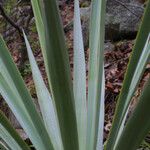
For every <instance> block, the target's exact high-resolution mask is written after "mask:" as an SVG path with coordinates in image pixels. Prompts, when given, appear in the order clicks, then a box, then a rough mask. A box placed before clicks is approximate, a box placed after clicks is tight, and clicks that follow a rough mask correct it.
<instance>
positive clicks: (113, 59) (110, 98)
mask: <svg viewBox="0 0 150 150" xmlns="http://www.w3.org/2000/svg"><path fill="white" fill-rule="evenodd" d="M62 3H63V1H62ZM22 7H30V6H29V5H25V6H22V5H21V6H19V7H17V8H16V10H14V9H13V11H12V10H10V11H9V12H8V14H11V15H10V17H11V18H12V19H13V20H14V21H15V22H16V21H17V20H18V19H21V20H23V19H22V18H16V17H15V11H17V10H18V9H19V11H21V9H22ZM9 9H10V8H9ZM60 12H61V16H62V21H63V25H64V26H66V25H67V24H68V23H69V22H70V21H71V20H72V18H73V3H70V4H65V2H64V3H63V4H62V5H61V7H60ZM13 13H14V14H13ZM20 17H22V16H21V15H20ZM0 20H1V21H3V22H4V23H3V24H2V25H0V32H1V33H2V34H3V35H4V36H5V35H6V32H7V34H8V36H6V37H5V40H6V42H7V46H8V48H9V50H10V52H11V54H12V56H13V59H14V61H15V62H16V64H17V65H18V66H19V62H20V59H21V56H20V50H21V48H22V45H23V44H22V41H21V39H20V36H19V34H18V32H17V31H16V30H13V32H12V33H11V34H9V33H8V32H11V30H12V29H13V27H12V26H11V25H9V24H8V23H7V22H6V21H5V19H4V18H3V17H2V16H0ZM20 22H21V21H20ZM21 25H22V26H23V27H24V26H25V25H24V21H22V23H21ZM27 32H28V37H29V40H30V43H31V46H32V49H33V51H34V55H35V57H36V60H37V63H38V65H39V67H40V70H41V73H42V75H43V78H44V80H45V82H47V77H46V74H45V68H44V64H43V57H42V54H41V51H40V47H39V42H38V36H37V31H36V27H35V23H34V19H33V18H32V19H31V23H30V24H29V26H28V27H27ZM134 42H135V40H134V39H133V40H126V39H124V40H122V41H117V42H114V43H113V45H114V50H110V49H108V50H107V49H106V50H105V52H104V58H105V65H104V67H105V78H106V81H105V85H106V86H105V127H104V138H105V139H104V140H106V138H107V137H108V133H109V131H110V128H111V124H112V119H113V115H114V111H115V107H116V102H117V98H118V96H119V92H120V90H121V87H122V84H123V79H124V75H125V71H126V68H127V64H128V62H129V57H130V55H131V52H132V48H133V45H134ZM66 43H67V46H68V52H69V59H70V66H71V71H73V44H72V43H73V30H72V29H71V30H69V31H68V32H66ZM85 56H86V63H87V67H86V69H87V73H88V58H89V49H88V48H87V49H85ZM21 74H22V76H23V78H24V80H25V82H26V85H27V87H28V89H29V91H30V92H31V94H32V96H33V97H35V98H36V92H35V88H34V83H33V79H32V75H31V69H30V65H29V61H28V60H27V61H25V63H24V69H21ZM149 76H150V63H149V64H148V65H147V66H146V70H145V72H144V75H143V77H142V80H141V82H140V84H139V86H138V88H137V90H136V92H135V94H134V97H133V100H132V105H131V108H130V113H132V111H133V109H134V107H135V105H136V103H137V101H138V97H139V95H140V93H141V90H142V89H143V86H144V84H145V82H146V81H147V79H148V78H149ZM2 102H3V101H2V100H1V98H0V104H1V105H0V109H2V110H3V111H5V112H7V111H8V108H7V111H6V107H5V103H4V102H3V105H2ZM145 142H146V143H145ZM144 143H145V144H143V145H142V146H143V147H150V146H149V143H150V138H148V137H147V139H146V140H145V141H144Z"/></svg>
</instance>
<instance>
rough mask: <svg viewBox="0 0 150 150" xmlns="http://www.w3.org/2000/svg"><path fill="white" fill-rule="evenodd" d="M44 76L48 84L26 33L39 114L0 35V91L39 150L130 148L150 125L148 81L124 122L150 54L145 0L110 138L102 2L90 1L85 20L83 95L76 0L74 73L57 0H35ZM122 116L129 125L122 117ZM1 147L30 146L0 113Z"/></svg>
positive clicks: (21, 148)
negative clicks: (86, 50) (88, 18)
mask: <svg viewBox="0 0 150 150" xmlns="http://www.w3.org/2000/svg"><path fill="white" fill-rule="evenodd" d="M31 2H32V7H33V11H34V16H35V20H36V26H37V30H38V35H39V41H40V45H41V50H42V54H43V57H44V63H45V68H46V74H47V77H48V85H49V87H48V88H47V86H46V85H45V83H44V81H43V79H42V76H41V73H40V70H39V68H38V66H37V64H36V60H35V58H34V56H33V53H32V50H31V47H30V44H29V42H28V39H27V36H26V34H25V33H24V31H23V36H24V39H25V43H26V47H27V52H28V56H29V61H30V64H31V69H32V75H33V79H34V83H35V88H36V92H37V97H38V102H39V105H40V110H41V114H39V113H38V112H37V110H36V107H35V105H34V103H33V101H32V97H31V95H30V93H29V92H28V90H27V88H26V86H25V83H24V81H23V79H22V77H21V75H20V73H19V71H18V70H17V67H16V66H15V64H14V62H13V59H12V57H11V55H10V54H9V52H8V49H7V47H6V45H5V42H4V41H3V39H2V37H0V93H1V95H2V96H3V98H4V99H5V101H6V102H7V104H8V105H9V107H10V109H11V110H12V112H13V113H14V114H15V116H16V118H17V120H18V121H19V122H20V124H21V126H22V128H23V129H24V130H25V132H26V133H27V135H28V137H29V138H30V140H31V142H32V143H33V145H34V147H35V149H37V150H103V149H106V150H135V149H136V148H138V146H139V145H140V143H141V142H142V140H143V139H144V137H145V136H146V134H147V133H148V132H149V130H150V119H149V114H150V109H149V105H150V101H149V99H150V92H149V91H150V80H149V81H148V83H147V84H146V86H145V88H144V90H143V93H142V95H141V97H140V98H139V103H138V105H137V107H136V108H135V110H134V112H133V114H132V115H131V116H130V118H129V119H128V120H127V121H126V116H127V113H128V108H129V104H130V101H131V98H132V96H133V94H134V92H135V89H136V87H137V85H138V83H139V81H140V78H141V76H142V73H143V71H144V69H145V65H146V63H147V61H148V59H149V54H150V42H149V41H150V35H149V33H150V19H149V15H150V0H149V1H148V3H147V7H146V9H145V13H144V17H143V19H142V23H141V27H140V29H139V33H138V36H137V39H136V43H135V46H134V48H133V52H132V56H131V58H130V62H129V64H128V69H127V72H126V75H125V80H124V83H123V87H122V90H121V92H120V96H119V99H118V104H117V108H116V113H115V117H114V121H113V124H112V129H111V132H110V136H109V139H108V140H107V141H106V142H105V143H103V126H104V94H105V77H104V60H103V59H104V54H103V50H104V22H105V0H93V1H92V12H91V24H90V39H89V41H90V42H89V47H90V59H89V75H88V91H87V92H88V94H86V69H85V56H84V46H83V37H82V30H81V20H80V9H79V1H78V0H75V1H74V72H73V81H72V80H71V74H70V66H69V59H68V54H67V48H66V44H65V38H64V33H63V28H62V24H61V21H60V20H61V19H60V15H59V11H58V7H57V2H56V0H32V1H31ZM125 121H126V123H125ZM0 138H1V139H3V141H4V142H3V141H0V149H3V150H7V149H12V150H29V149H30V147H29V146H28V145H27V144H26V143H25V142H24V141H23V140H22V139H21V137H20V136H19V135H18V134H17V132H16V130H15V129H14V128H13V127H12V126H11V124H10V123H9V121H8V120H7V118H6V117H5V116H4V115H3V113H2V112H0Z"/></svg>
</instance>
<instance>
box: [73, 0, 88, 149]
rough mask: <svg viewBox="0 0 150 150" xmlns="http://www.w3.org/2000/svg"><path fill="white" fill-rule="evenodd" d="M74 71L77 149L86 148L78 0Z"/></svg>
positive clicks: (75, 6)
mask: <svg viewBox="0 0 150 150" xmlns="http://www.w3.org/2000/svg"><path fill="white" fill-rule="evenodd" d="M73 35H74V44H73V45H74V73H73V90H74V98H75V109H76V117H77V127H78V135H79V149H80V150H86V129H87V128H86V127H87V125H86V124H87V105H86V66H85V54H84V46H83V37H82V29H81V20H80V8H79V1H78V0H75V1H74V33H73Z"/></svg>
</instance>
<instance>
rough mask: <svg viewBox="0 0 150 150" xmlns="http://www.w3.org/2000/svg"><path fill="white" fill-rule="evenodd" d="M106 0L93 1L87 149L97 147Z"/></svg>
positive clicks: (91, 149) (90, 149) (92, 149)
mask: <svg viewBox="0 0 150 150" xmlns="http://www.w3.org/2000/svg"><path fill="white" fill-rule="evenodd" d="M105 3H106V2H105V0H93V1H92V15H91V24H90V39H89V40H90V60H89V63H90V66H89V67H90V68H89V79H88V118H87V119H88V121H87V150H94V149H96V145H97V138H98V125H99V113H100V108H102V107H101V106H100V105H101V97H102V93H101V92H102V88H103V57H104V56H103V50H104V24H105Z"/></svg>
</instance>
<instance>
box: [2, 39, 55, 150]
mask: <svg viewBox="0 0 150 150" xmlns="http://www.w3.org/2000/svg"><path fill="white" fill-rule="evenodd" d="M0 93H1V94H2V96H3V97H4V99H5V100H6V102H7V103H8V105H9V107H10V108H11V110H12V111H13V113H14V114H15V116H16V117H17V119H18V121H19V122H20V124H21V125H22V127H23V128H24V130H25V132H26V133H27V134H28V136H29V137H30V139H31V141H32V142H33V144H34V146H35V147H36V148H37V150H41V149H42V150H48V149H50V150H52V149H53V146H52V144H51V141H50V138H49V135H48V133H47V131H46V128H45V126H44V124H43V122H42V119H41V117H40V115H39V114H38V112H37V111H36V108H35V105H34V103H33V101H32V98H31V95H30V94H29V92H28V90H27V88H26V86H25V84H24V82H23V80H22V78H21V75H20V74H19V72H18V70H17V67H16V66H15V64H14V62H13V60H12V58H11V56H10V54H9V52H8V49H7V47H6V45H5V43H4V41H3V39H2V37H0Z"/></svg>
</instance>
